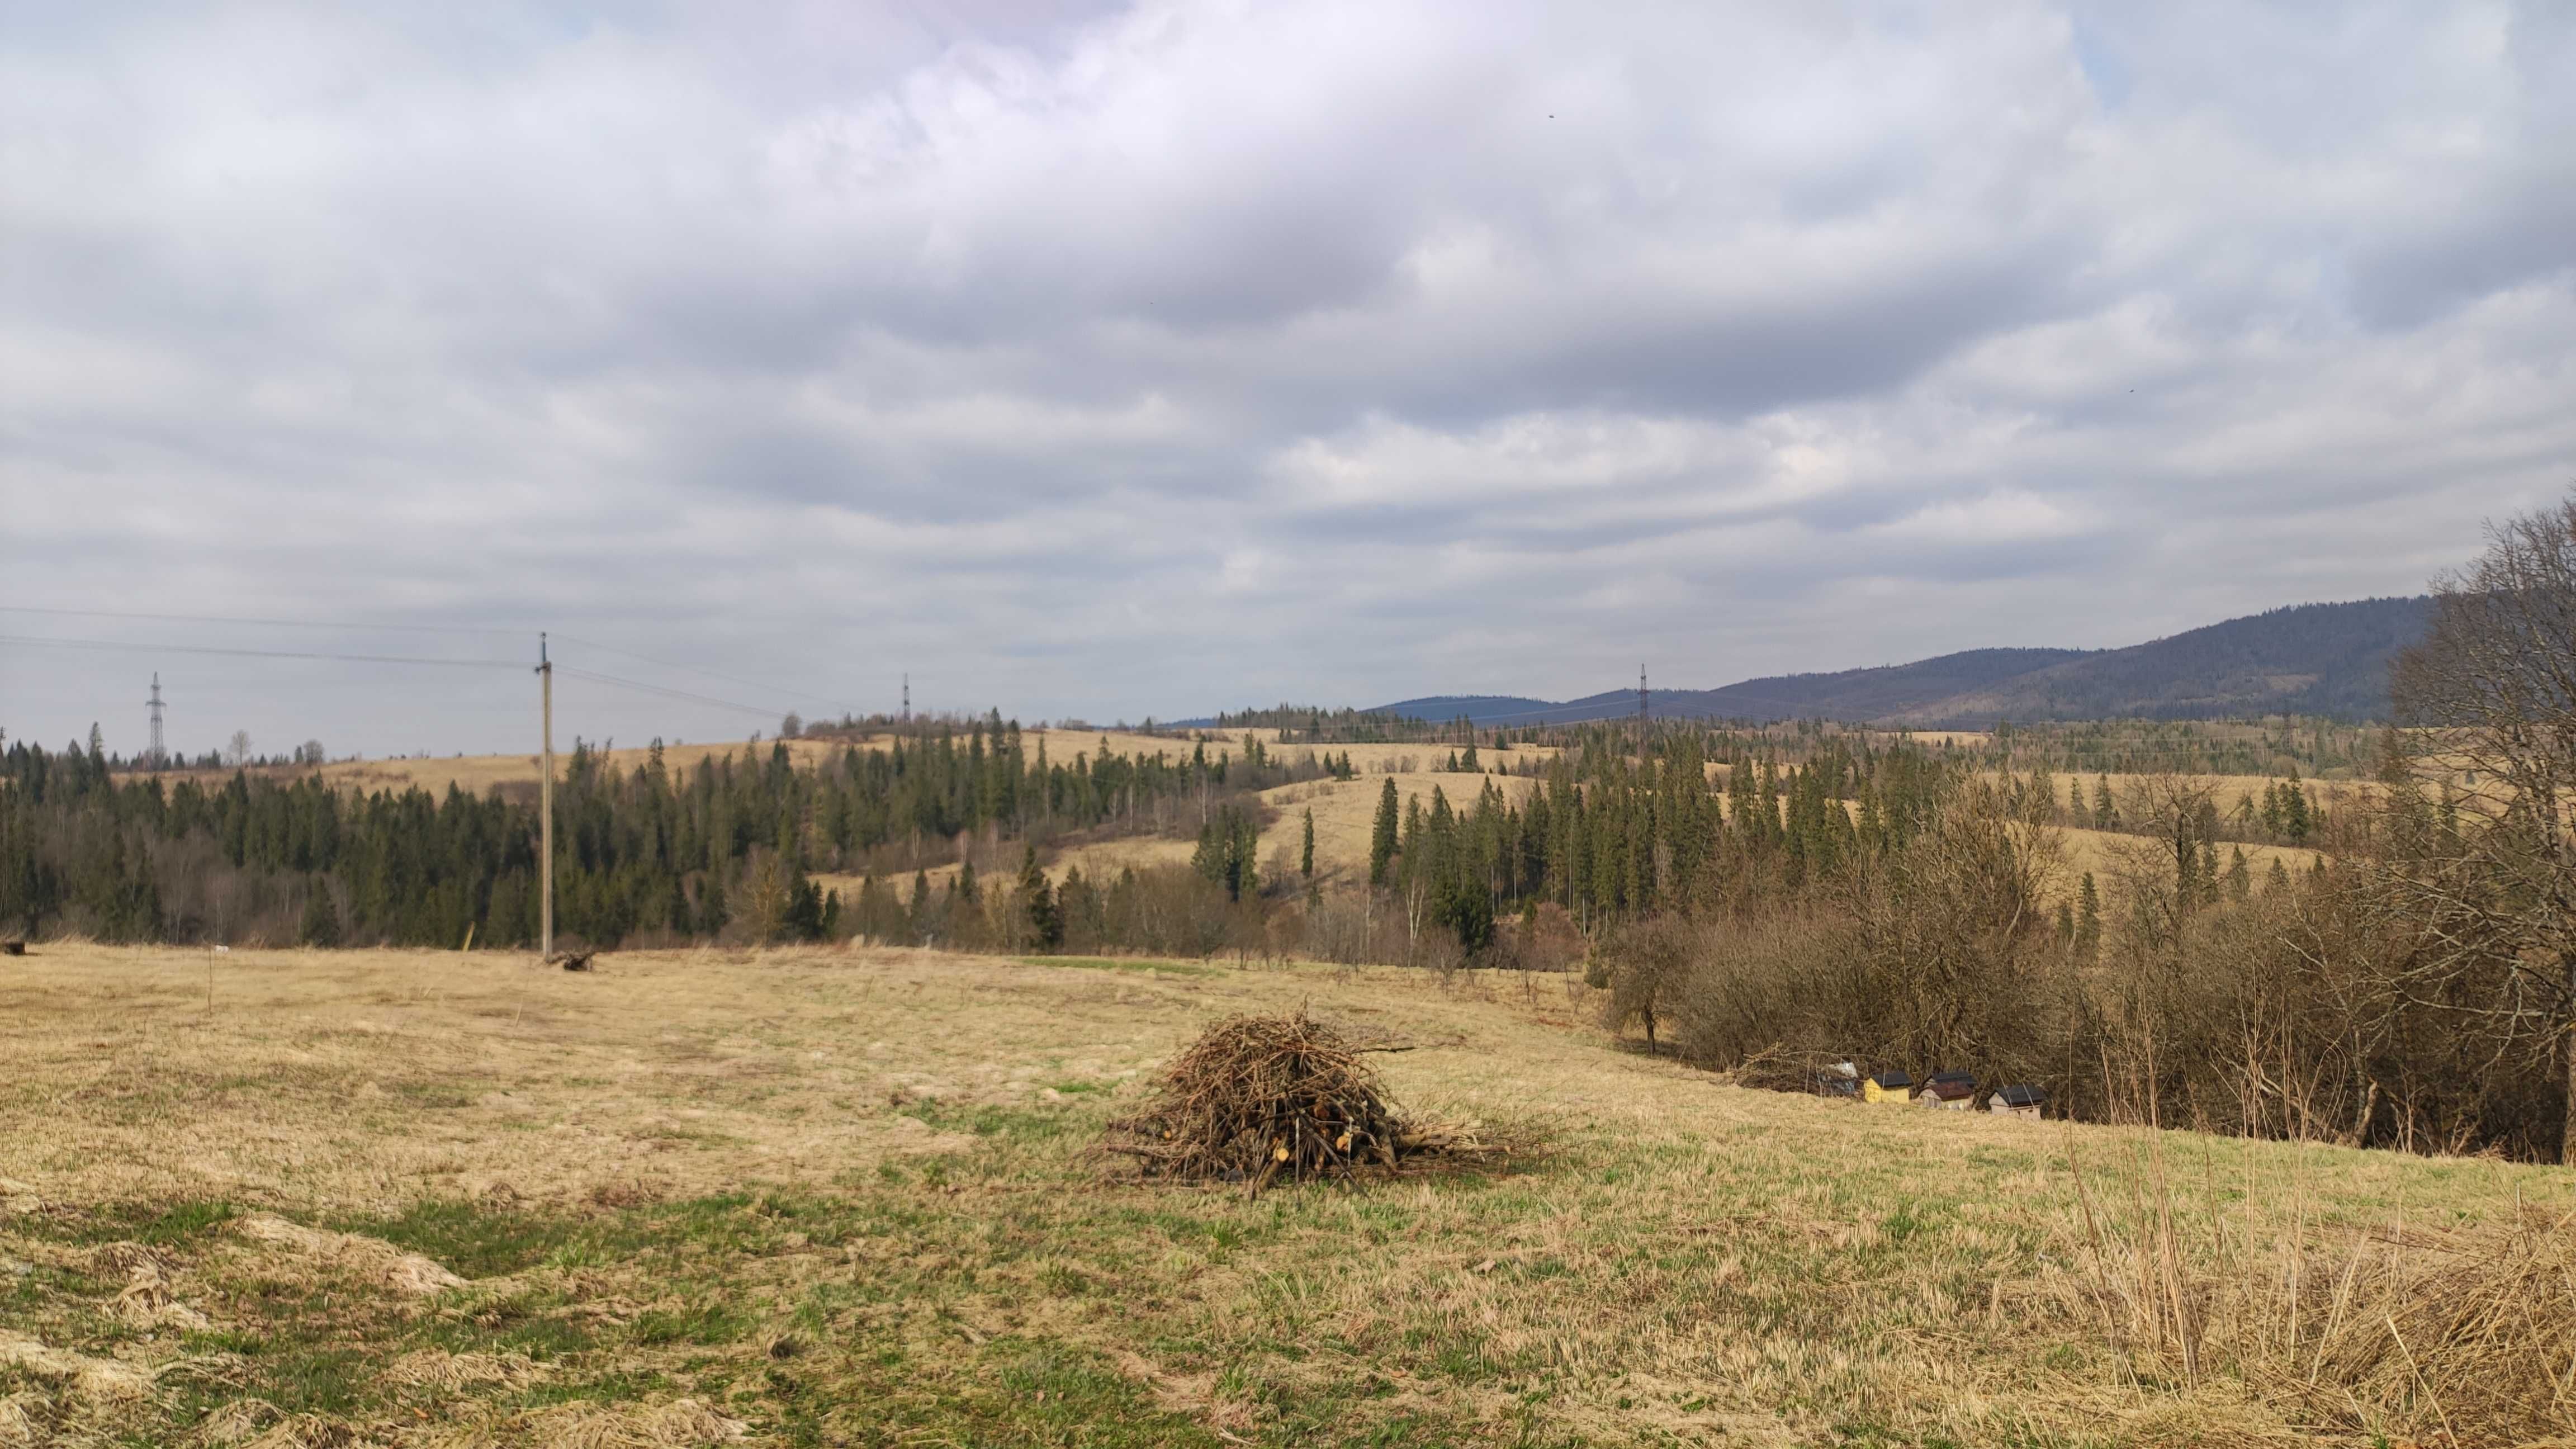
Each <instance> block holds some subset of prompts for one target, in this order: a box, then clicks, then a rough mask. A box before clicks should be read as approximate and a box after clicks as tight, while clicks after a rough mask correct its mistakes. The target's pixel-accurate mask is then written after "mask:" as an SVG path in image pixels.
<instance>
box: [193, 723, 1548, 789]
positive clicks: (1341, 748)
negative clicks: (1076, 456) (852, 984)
mask: <svg viewBox="0 0 2576 1449" xmlns="http://www.w3.org/2000/svg"><path fill="white" fill-rule="evenodd" d="M1247 733H1249V734H1252V735H1254V736H1256V737H1259V738H1261V739H1262V740H1263V742H1264V747H1265V748H1268V747H1271V746H1273V745H1275V744H1276V740H1277V736H1278V733H1279V732H1278V731H1277V730H1251V731H1244V730H1236V731H1232V732H1230V733H1228V734H1226V735H1224V736H1222V737H1213V738H1211V739H1210V740H1209V742H1208V755H1209V757H1210V758H1214V757H1215V756H1216V755H1217V754H1218V753H1220V752H1224V753H1227V754H1229V755H1233V756H1236V757H1240V756H1241V755H1242V753H1243V737H1244V735H1245V734H1247ZM1021 738H1022V741H1023V747H1024V748H1025V749H1026V750H1027V751H1028V752H1029V754H1030V756H1031V757H1032V758H1034V757H1035V755H1036V753H1037V750H1038V747H1039V745H1040V744H1041V743H1043V744H1044V746H1045V747H1046V752H1047V758H1048V759H1049V760H1050V761H1052V762H1054V763H1057V764H1070V763H1071V762H1072V761H1073V758H1074V756H1076V755H1092V756H1097V755H1098V754H1099V753H1100V752H1101V750H1102V748H1103V742H1104V741H1105V742H1106V748H1108V749H1109V750H1111V751H1113V752H1115V753H1118V754H1121V755H1152V754H1155V753H1157V752H1160V753H1163V754H1168V755H1171V756H1174V757H1179V756H1184V755H1187V754H1189V753H1190V751H1191V750H1192V749H1194V748H1196V744H1195V742H1194V741H1192V740H1189V739H1175V738H1173V737H1171V736H1168V735H1145V734H1136V733H1132V732H1120V731H1117V730H1027V731H1024V732H1023V733H1022V737H1021ZM891 742H892V741H891V737H889V736H882V735H880V736H876V737H873V738H870V739H865V740H859V741H855V742H854V743H855V744H856V745H857V747H858V748H860V749H863V750H881V749H885V748H887V747H888V746H889V745H890V744H891ZM594 743H596V742H594ZM773 743H774V742H773V741H769V740H762V741H758V742H756V743H753V742H746V741H742V740H730V741H714V742H708V741H699V742H696V743H692V744H668V743H666V744H665V745H664V746H663V748H662V759H663V762H664V763H665V764H666V765H668V766H669V767H670V768H671V769H673V770H675V771H679V770H694V769H696V768H697V766H698V762H699V761H701V760H705V759H708V758H710V757H739V756H741V755H742V753H743V752H744V751H746V750H748V751H750V752H752V754H753V755H754V756H755V757H757V758H760V759H767V758H768V756H769V752H770V749H771V747H772V744H773ZM786 743H787V750H788V754H789V755H790V756H791V757H792V758H793V759H794V760H795V761H796V762H797V764H799V765H811V764H812V763H814V762H815V761H816V760H819V759H823V758H825V757H827V756H832V755H838V754H839V753H840V752H841V750H842V749H843V748H845V742H843V741H840V740H816V739H796V740H789V741H787V742H786ZM556 746H557V748H556V761H557V765H558V767H560V765H561V762H562V759H563V757H564V756H566V755H569V754H570V753H571V752H572V740H571V738H570V737H569V736H565V737H563V738H561V739H559V740H557V741H556ZM1277 748H1278V749H1279V751H1280V753H1281V757H1282V758H1284V759H1289V760H1299V759H1303V758H1304V757H1305V756H1306V755H1308V754H1313V755H1316V756H1317V757H1319V758H1320V757H1321V756H1323V755H1325V754H1327V753H1329V754H1333V755H1343V754H1347V755H1349V756H1350V757H1351V763H1352V764H1353V765H1355V766H1357V767H1358V768H1359V769H1360V770H1361V771H1363V772H1372V773H1377V774H1385V773H1388V772H1390V771H1420V770H1425V769H1431V768H1435V767H1437V766H1438V765H1439V764H1440V762H1441V761H1442V760H1443V759H1444V758H1446V757H1447V755H1448V754H1449V752H1450V750H1451V749H1452V748H1453V747H1452V746H1447V745H1339V744H1335V745H1307V744H1290V745H1282V746H1277ZM1555 753H1556V752H1555V750H1554V749H1553V748H1552V747H1540V746H1522V747H1519V748H1516V749H1513V750H1510V751H1507V752H1505V753H1504V754H1502V755H1500V756H1497V755H1495V754H1494V752H1493V751H1491V750H1488V751H1486V752H1485V755H1486V759H1485V763H1487V764H1497V763H1499V762H1501V761H1502V760H1506V759H1508V760H1523V759H1528V758H1531V757H1536V758H1539V759H1547V758H1550V757H1552V756H1553V755H1554V754H1555ZM606 754H607V758H608V761H609V763H611V764H613V765H614V766H616V767H617V768H618V769H620V770H633V769H636V768H637V767H639V766H641V765H642V764H643V763H644V762H645V761H646V760H647V759H648V758H650V756H651V754H652V751H651V749H650V748H649V747H638V746H627V745H620V746H618V747H616V748H614V749H611V750H609V751H607V752H606ZM538 771H539V762H538V756H537V754H536V752H534V751H530V752H529V753H527V754H524V755H451V756H408V757H405V758H401V759H388V760H339V761H334V762H332V763H330V764H327V765H324V766H322V767H321V769H320V770H318V771H315V770H311V769H308V768H305V767H300V766H290V765H271V766H264V767H262V768H261V769H260V770H259V771H258V772H257V773H263V774H267V775H271V776H274V777H276V778H280V779H284V778H290V777H293V776H299V775H306V774H319V775H320V776H321V777H322V778H323V779H325V780H328V781H330V782H331V783H332V784H334V785H336V786H338V787H340V788H342V789H349V790H361V791H376V790H392V791H394V792H396V793H400V792H401V791H403V790H406V789H409V788H411V787H413V786H418V787H420V788H421V789H424V790H427V791H429V792H430V793H432V794H444V793H446V791H447V787H448V786H450V785H454V786H456V787H457V788H458V789H461V790H463V791H465V792H466V793H467V794H469V795H480V794H482V793H483V792H485V791H487V790H489V789H491V788H492V787H493V786H494V785H504V784H516V783H521V782H524V783H528V784H534V783H536V780H537V775H538ZM232 774H233V772H232V771H230V770H172V771H169V772H167V773H166V774H165V775H164V776H163V778H164V779H167V780H170V781H173V782H176V781H178V780H182V779H195V780H197V781H199V782H200V783H203V784H210V785H211V784H219V783H221V782H222V781H224V780H228V779H230V778H232Z"/></svg>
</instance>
